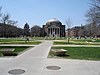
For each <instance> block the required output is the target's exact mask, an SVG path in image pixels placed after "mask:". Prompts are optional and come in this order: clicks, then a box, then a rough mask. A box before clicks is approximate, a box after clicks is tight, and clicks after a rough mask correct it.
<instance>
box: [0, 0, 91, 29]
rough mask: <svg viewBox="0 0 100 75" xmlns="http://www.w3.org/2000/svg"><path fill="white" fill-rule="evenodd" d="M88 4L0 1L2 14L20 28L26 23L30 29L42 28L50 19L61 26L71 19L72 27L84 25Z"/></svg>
mask: <svg viewBox="0 0 100 75" xmlns="http://www.w3.org/2000/svg"><path fill="white" fill-rule="evenodd" d="M89 3H90V0H0V6H2V12H4V13H9V14H10V16H11V19H13V20H15V21H18V24H17V25H18V26H19V27H21V28H23V26H24V24H25V23H26V22H27V23H28V24H29V25H30V27H32V26H33V25H39V26H42V25H43V24H45V23H46V22H47V21H48V20H50V19H52V18H56V19H58V20H60V21H61V22H62V23H63V24H66V23H65V21H66V19H68V18H71V20H72V25H73V26H77V25H78V26H79V25H81V24H85V23H86V21H85V20H86V17H85V13H86V12H87V10H88V9H89V6H90V4H89Z"/></svg>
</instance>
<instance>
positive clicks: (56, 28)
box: [43, 18, 65, 37]
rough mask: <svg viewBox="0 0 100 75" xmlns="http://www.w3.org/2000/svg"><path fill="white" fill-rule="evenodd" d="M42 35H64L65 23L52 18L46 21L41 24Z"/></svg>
mask: <svg viewBox="0 0 100 75" xmlns="http://www.w3.org/2000/svg"><path fill="white" fill-rule="evenodd" d="M43 31H44V35H46V36H49V37H65V25H62V23H61V22H60V21H59V20H57V19H55V18H53V19H50V20H48V21H47V23H46V25H43Z"/></svg>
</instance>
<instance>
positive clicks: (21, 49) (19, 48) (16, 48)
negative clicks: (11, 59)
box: [0, 46, 30, 56]
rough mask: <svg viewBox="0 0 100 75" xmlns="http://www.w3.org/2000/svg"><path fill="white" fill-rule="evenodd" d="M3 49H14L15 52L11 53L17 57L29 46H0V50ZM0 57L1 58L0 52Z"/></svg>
mask: <svg viewBox="0 0 100 75" xmlns="http://www.w3.org/2000/svg"><path fill="white" fill-rule="evenodd" d="M3 48H14V49H15V50H14V51H13V53H14V54H17V55H18V54H19V53H21V52H23V51H25V50H26V49H28V48H30V47H29V46H0V49H3ZM0 56H3V54H2V53H1V52H0ZM12 56H13V55H12Z"/></svg>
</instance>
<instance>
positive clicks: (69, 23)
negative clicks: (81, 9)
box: [66, 18, 72, 43]
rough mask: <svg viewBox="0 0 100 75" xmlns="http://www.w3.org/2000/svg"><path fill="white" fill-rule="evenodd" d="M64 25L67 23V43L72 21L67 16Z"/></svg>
mask: <svg viewBox="0 0 100 75" xmlns="http://www.w3.org/2000/svg"><path fill="white" fill-rule="evenodd" d="M66 25H67V27H68V28H67V37H68V43H69V41H70V28H71V26H72V21H71V19H70V18H68V19H67V20H66Z"/></svg>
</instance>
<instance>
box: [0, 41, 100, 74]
mask: <svg viewBox="0 0 100 75" xmlns="http://www.w3.org/2000/svg"><path fill="white" fill-rule="evenodd" d="M52 43H53V41H44V42H43V43H41V44H39V45H36V46H35V47H33V48H31V49H30V50H28V51H26V52H24V53H22V54H20V55H18V56H17V57H14V58H0V75H100V61H87V60H72V59H50V58H47V56H48V53H49V51H50V48H51V46H52ZM48 66H53V67H60V68H59V69H58V70H56V69H57V68H54V70H51V69H47V67H48ZM13 73H15V74H13ZM17 73H20V74H17Z"/></svg>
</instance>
